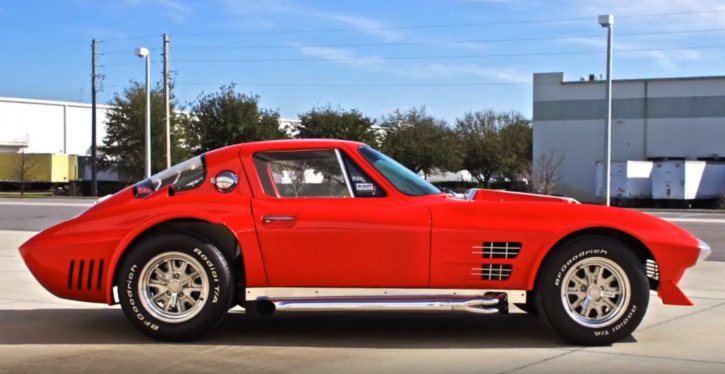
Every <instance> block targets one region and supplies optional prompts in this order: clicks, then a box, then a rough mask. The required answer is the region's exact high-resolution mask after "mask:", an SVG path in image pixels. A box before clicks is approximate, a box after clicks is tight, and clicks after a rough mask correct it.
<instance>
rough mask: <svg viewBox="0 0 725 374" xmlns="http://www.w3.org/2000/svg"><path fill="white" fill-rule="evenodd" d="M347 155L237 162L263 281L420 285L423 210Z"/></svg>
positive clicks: (280, 155)
mask: <svg viewBox="0 0 725 374" xmlns="http://www.w3.org/2000/svg"><path fill="white" fill-rule="evenodd" d="M347 152H349V151H347V150H345V149H313V150H303V151H300V150H283V151H274V152H258V153H255V154H252V155H249V158H248V159H247V160H245V164H246V165H249V166H251V168H253V170H250V167H247V170H248V172H247V174H248V175H249V176H250V183H251V184H252V187H253V190H254V191H255V198H254V200H253V201H252V209H253V214H254V219H255V224H256V229H257V235H258V238H259V243H260V247H261V250H262V256H263V260H264V264H265V269H266V272H267V279H268V282H269V285H270V286H271V287H396V288H401V287H418V288H420V287H428V286H429V276H430V271H429V270H430V269H429V267H430V230H431V220H430V212H429V210H428V209H427V208H426V207H425V206H422V205H412V204H409V203H408V202H406V201H404V200H402V199H400V197H399V196H397V195H396V194H395V193H392V191H387V190H385V189H384V188H383V187H382V186H381V183H379V182H378V181H376V180H375V179H373V178H371V177H370V175H369V174H368V173H366V172H365V171H364V170H363V168H361V167H360V165H359V164H358V162H356V161H354V159H353V158H352V157H350V155H349V154H348V153H347ZM243 159H244V157H243Z"/></svg>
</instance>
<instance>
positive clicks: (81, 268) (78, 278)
mask: <svg viewBox="0 0 725 374" xmlns="http://www.w3.org/2000/svg"><path fill="white" fill-rule="evenodd" d="M75 270H76V261H75V260H71V262H70V266H69V267H68V289H69V290H72V289H73V286H74V285H75V286H76V288H77V289H78V290H83V289H84V286H85V289H86V290H89V291H90V290H92V289H93V286H94V280H95V286H96V290H100V289H101V286H102V284H103V260H99V261H98V266H97V267H96V260H90V261H88V267H87V268H86V260H80V261H78V271H77V272H76V271H75ZM96 273H97V274H96ZM74 280H75V282H74ZM83 280H85V283H84V282H83Z"/></svg>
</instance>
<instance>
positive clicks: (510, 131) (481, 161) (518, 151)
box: [456, 110, 532, 188]
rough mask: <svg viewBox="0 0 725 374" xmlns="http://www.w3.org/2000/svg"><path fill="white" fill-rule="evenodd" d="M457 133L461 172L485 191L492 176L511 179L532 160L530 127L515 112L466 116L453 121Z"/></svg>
mask: <svg viewBox="0 0 725 374" xmlns="http://www.w3.org/2000/svg"><path fill="white" fill-rule="evenodd" d="M456 132H457V133H458V136H459V137H460V140H461V143H462V145H463V152H464V156H463V162H462V164H463V168H464V169H466V170H467V171H468V172H469V173H471V175H472V176H474V177H475V178H476V179H478V181H479V182H480V183H484V185H485V186H486V188H488V187H490V182H491V176H492V175H493V174H494V173H500V174H502V175H506V176H514V175H516V174H518V173H520V172H522V171H524V170H525V169H526V166H527V165H528V163H529V162H530V160H531V141H532V131H531V126H530V124H529V121H528V120H526V119H525V118H524V117H523V116H522V115H521V114H519V113H517V112H504V113H497V112H495V111H493V110H484V111H479V112H475V113H474V112H469V113H466V114H465V115H464V116H463V118H459V119H457V120H456Z"/></svg>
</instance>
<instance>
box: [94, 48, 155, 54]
mask: <svg viewBox="0 0 725 374" xmlns="http://www.w3.org/2000/svg"><path fill="white" fill-rule="evenodd" d="M160 49H161V48H158V47H157V48H149V50H150V51H158V50H160ZM125 53H128V54H132V53H133V50H132V49H126V50H121V51H110V52H103V53H98V55H99V56H104V55H118V54H125Z"/></svg>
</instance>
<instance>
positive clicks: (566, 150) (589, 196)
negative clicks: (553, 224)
mask: <svg viewBox="0 0 725 374" xmlns="http://www.w3.org/2000/svg"><path fill="white" fill-rule="evenodd" d="M533 83H534V93H533V129H534V144H533V153H534V160H536V158H537V157H538V156H539V155H541V154H550V152H551V151H552V150H554V151H556V154H557V155H558V156H557V157H561V158H562V159H563V163H562V167H561V176H562V179H561V180H560V181H559V183H558V187H557V191H556V192H557V193H558V194H561V195H565V196H570V197H573V198H576V199H578V200H580V201H583V202H599V201H601V198H598V197H597V196H596V195H597V186H596V184H597V182H596V181H597V175H596V169H597V166H596V163H597V162H601V161H603V160H604V158H605V146H606V137H605V136H606V133H605V130H606V127H605V114H606V102H605V94H606V91H605V90H606V81H603V80H596V79H593V78H589V79H586V80H576V81H566V80H565V79H564V74H563V73H542V74H534V82H533ZM612 98H613V100H612V161H613V162H625V161H645V160H654V161H657V160H662V159H670V160H708V159H717V158H719V157H725V76H717V77H687V78H660V79H624V80H614V81H613V84H612ZM600 168H601V166H600Z"/></svg>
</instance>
